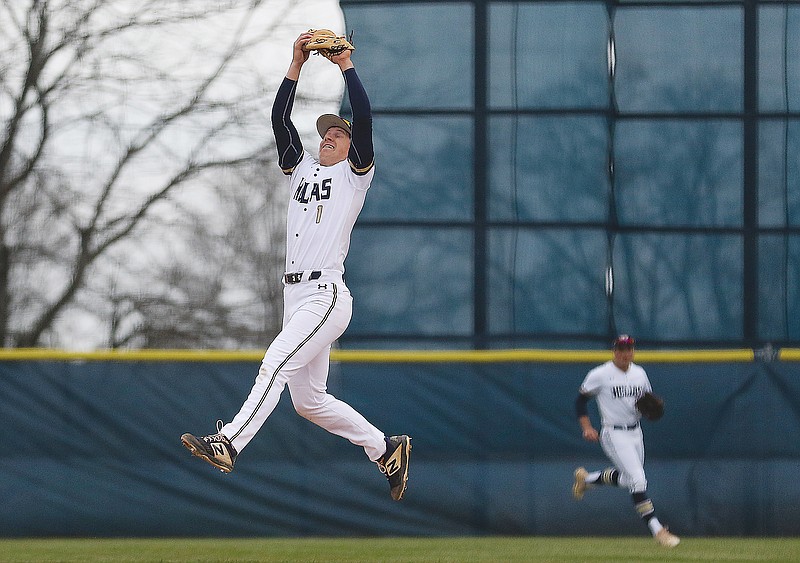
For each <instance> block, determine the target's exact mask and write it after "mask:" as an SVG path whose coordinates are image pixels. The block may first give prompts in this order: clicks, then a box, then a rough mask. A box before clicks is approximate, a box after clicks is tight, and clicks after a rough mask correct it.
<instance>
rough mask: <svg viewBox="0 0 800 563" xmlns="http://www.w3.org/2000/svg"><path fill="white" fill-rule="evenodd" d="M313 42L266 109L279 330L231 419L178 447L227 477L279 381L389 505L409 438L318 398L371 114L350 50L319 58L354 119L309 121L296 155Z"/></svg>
mask: <svg viewBox="0 0 800 563" xmlns="http://www.w3.org/2000/svg"><path fill="white" fill-rule="evenodd" d="M311 37H312V34H311V33H310V32H308V33H302V34H301V35H300V36H299V37H298V38H297V39H296V40H295V42H294V52H293V57H292V62H291V64H290V66H289V70H288V71H287V73H286V77H285V78H284V80H283V83H282V84H281V86H280V87H279V89H278V92H277V94H276V97H275V102H274V104H273V107H272V129H273V132H274V134H275V140H276V143H277V148H278V163H279V165H280V167H281V169H282V170H283V172H284V174H286V175H287V176H289V181H290V188H291V189H290V191H289V209H288V216H287V222H286V227H287V230H286V273H285V275H284V276H283V284H284V316H283V328H282V330H281V332H280V334H278V336H277V337H276V338H275V340H274V341H273V342H272V344H271V345H270V346H269V348H268V349H267V351H266V354H265V355H264V359H263V360H262V362H261V367H260V369H259V371H258V376H257V377H256V380H255V384H254V385H253V388H252V390H251V391H250V394H249V396H248V397H247V399H246V400H245V402H244V404H243V405H242V407H241V410H240V411H239V413H238V414H237V415H236V416H234V417H233V420H232V421H231V422H228V423H227V424H222V421H219V422H218V423H217V433H216V434H210V435H208V436H202V437H196V436H193V435H192V434H188V433H187V434H184V435H183V436H181V441H182V442H183V444H184V446H186V447H187V448H188V449H189V450H190V451H191V452H192V454H194V455H195V456H197V457H199V458H201V459H203V460H205V461H207V462H208V463H210V464H211V465H213V466H214V467H216V468H218V469H220V470H222V471H223V472H225V473H228V472H230V471H232V470H233V464H234V462H235V461H236V458H237V456H238V455H239V454H241V452H242V450H243V449H244V448H245V447H246V446H247V444H248V443H249V442H250V440H252V439H253V437H254V436H255V435H256V432H258V430H259V429H260V428H261V426H262V425H263V424H264V422H265V421H266V420H267V417H268V416H269V415H270V413H272V411H273V409H274V408H275V406H276V405H277V403H278V399H279V398H280V395H281V393H282V392H283V389H284V387H285V386H287V385H288V387H289V393H290V395H291V398H292V404H293V405H294V408H295V409H296V410H297V412H298V413H299V414H300V415H301V416H303V417H305V418H307V419H308V420H310V421H312V422H314V423H315V424H317V425H319V426H321V427H322V428H324V429H325V430H327V431H328V432H331V433H333V434H336V435H338V436H342V437H343V438H347V439H348V440H349V441H350V442H352V443H353V444H356V445H358V446H361V447H363V448H364V451H365V452H366V454H367V456H368V457H369V459H370V460H372V461H374V462H375V463H377V465H378V468H379V469H380V470H381V472H382V473H384V475H385V476H386V477H387V479H388V480H389V486H390V489H391V496H392V498H393V499H394V500H400V499H402V498H403V494H404V493H405V490H406V485H407V481H408V462H409V455H410V452H411V439H410V438H409V437H408V436H406V435H401V436H391V437H387V436H385V435H384V433H383V432H381V431H380V430H378V429H377V428H376V427H375V426H373V425H372V424H370V423H369V422H368V421H367V420H366V419H365V418H364V417H363V416H362V415H361V414H359V413H358V412H356V411H355V410H354V409H353V408H352V407H350V406H349V405H347V404H346V403H344V402H342V401H340V400H338V399H336V398H335V397H333V396H332V395H330V394H329V393H327V379H328V369H329V361H330V350H331V344H332V343H333V342H334V341H335V340H336V339H337V338H339V336H341V334H342V333H343V332H344V331H345V329H346V328H347V326H348V324H349V323H350V317H351V314H352V304H353V300H352V297H351V295H350V291H349V290H348V288H347V286H346V285H345V282H344V279H343V274H344V260H345V257H346V256H347V251H348V248H349V246H350V234H351V232H352V229H353V225H354V224H355V222H356V218H357V217H358V215H359V212H360V211H361V208H362V206H363V204H364V199H365V197H366V195H367V190H368V188H369V186H370V183H371V182H372V177H373V175H374V173H375V168H374V160H373V159H374V153H373V145H372V112H371V108H370V103H369V98H368V97H367V93H366V91H365V90H364V87H363V86H362V84H361V81H360V80H359V78H358V75H357V74H356V70H355V68H354V65H353V62H352V61H351V60H350V55H351V51H350V50H344V51H342V52H341V53H338V54H335V53H330V52H328V53H323V54H324V55H325V56H326V58H328V59H329V60H330V61H331V62H333V63H334V64H336V65H338V66H339V68H340V70H341V71H342V73H343V76H344V80H345V83H346V85H347V89H348V93H349V98H350V104H351V107H352V110H353V121H352V123H350V122H348V121H347V120H345V119H342V118H341V117H339V116H336V115H331V114H327V115H323V116H321V117H320V118H319V119H318V120H317V131H318V132H319V134H320V136H321V137H322V141H321V142H320V145H319V159H316V158H314V157H313V156H312V155H311V154H310V153H308V152H306V151H305V150H304V149H303V145H302V143H301V141H300V136H299V134H298V132H297V129H296V128H295V126H294V125H293V123H292V121H291V119H290V115H291V112H292V105H293V102H294V97H295V91H296V88H297V82H298V80H299V78H300V70H301V68H302V67H303V64H304V63H305V62H306V61H307V60H308V57H309V54H310V52H309V51H307V50H305V49H304V48H303V47H304V46H305V45H306V43H308V41H309V39H310V38H311Z"/></svg>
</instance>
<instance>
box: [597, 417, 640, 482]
mask: <svg viewBox="0 0 800 563" xmlns="http://www.w3.org/2000/svg"><path fill="white" fill-rule="evenodd" d="M600 445H601V446H602V447H603V451H604V452H605V454H606V455H607V456H608V459H610V460H611V463H613V464H614V467H616V468H617V469H618V470H619V473H620V475H619V485H620V487H627V488H628V490H629V491H630V492H631V493H643V492H645V491H646V490H647V478H646V477H645V474H644V440H643V438H642V429H641V427H639V428H636V429H635V430H614V429H613V428H608V427H603V429H602V431H601V432H600Z"/></svg>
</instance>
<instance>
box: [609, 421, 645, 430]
mask: <svg viewBox="0 0 800 563" xmlns="http://www.w3.org/2000/svg"><path fill="white" fill-rule="evenodd" d="M611 428H613V429H614V430H636V429H637V428H639V423H638V422H637V423H636V424H631V425H630V426H624V425H617V424H615V425H614V426H612V427H611Z"/></svg>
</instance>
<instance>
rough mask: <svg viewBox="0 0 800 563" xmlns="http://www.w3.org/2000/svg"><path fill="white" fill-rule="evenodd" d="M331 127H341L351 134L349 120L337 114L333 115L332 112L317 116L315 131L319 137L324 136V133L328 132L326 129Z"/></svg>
mask: <svg viewBox="0 0 800 563" xmlns="http://www.w3.org/2000/svg"><path fill="white" fill-rule="evenodd" d="M331 127H341V128H342V129H344V130H345V131H347V134H348V135H350V136H352V132H351V130H350V122H349V121H347V120H346V119H344V118H341V117H339V116H338V115H334V114H332V113H326V114H324V115H320V116H319V117H318V118H317V132H318V133H319V136H320V137H324V136H325V133H327V132H328V129H330V128H331Z"/></svg>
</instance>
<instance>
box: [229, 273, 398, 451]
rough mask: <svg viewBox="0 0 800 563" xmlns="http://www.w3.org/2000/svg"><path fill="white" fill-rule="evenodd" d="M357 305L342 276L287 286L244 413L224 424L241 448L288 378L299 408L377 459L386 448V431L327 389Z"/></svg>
mask: <svg viewBox="0 0 800 563" xmlns="http://www.w3.org/2000/svg"><path fill="white" fill-rule="evenodd" d="M352 311H353V298H352V296H351V295H350V291H349V290H348V289H347V286H345V285H344V283H343V282H342V280H341V277H339V278H338V280H334V281H331V279H330V278H326V276H323V277H322V278H320V279H318V280H314V281H306V282H301V283H297V284H291V285H286V286H285V288H284V315H283V329H282V330H281V332H280V333H279V334H278V336H277V337H276V338H275V340H274V341H273V342H272V344H271V345H270V346H269V348H268V349H267V352H266V354H265V355H264V359H263V360H262V362H261V367H260V369H259V370H258V376H257V377H256V380H255V384H254V385H253V388H252V389H251V391H250V394H249V395H248V397H247V399H246V400H245V402H244V404H243V405H242V408H241V409H240V410H239V413H238V414H237V415H236V416H235V417H234V418H233V420H232V421H231V422H229V423H228V424H226V425H224V426H223V427H222V429H221V432H222V433H223V434H224V435H225V436H227V437H228V439H229V440H230V441H231V442H232V443H233V446H234V448H236V451H237V452H241V451H242V450H243V449H244V448H245V447H246V446H247V444H248V443H250V440H252V439H253V437H254V436H255V435H256V433H257V432H258V430H259V429H260V428H261V426H262V425H263V424H264V422H265V421H266V420H267V417H269V415H270V414H271V413H272V411H273V410H274V409H275V406H276V405H277V404H278V400H279V399H280V396H281V393H282V392H283V389H284V387H285V386H286V385H287V384H288V386H289V393H290V395H291V397H292V404H293V405H294V408H295V410H296V411H297V412H298V414H300V415H301V416H303V417H304V418H307V419H308V420H310V421H311V422H313V423H314V424H317V425H318V426H321V427H322V428H324V429H325V430H327V431H328V432H331V433H332V434H336V435H337V436H341V437H343V438H346V439H348V440H349V441H350V442H352V443H353V444H356V445H358V446H361V447H363V448H364V452H365V453H366V454H367V456H368V457H369V459H371V460H372V461H375V460H377V459H378V458H379V457H380V456H382V455H383V454H384V453H385V451H386V442H385V441H384V434H383V432H381V431H380V430H378V429H377V428H376V427H375V426H373V425H372V424H370V423H369V422H368V421H367V420H366V419H365V418H364V417H363V416H362V415H361V414H359V413H358V412H357V411H356V410H355V409H353V408H352V407H351V406H350V405H348V404H346V403H344V402H342V401H340V400H338V399H337V398H335V397H334V396H333V395H331V394H329V393H328V392H327V380H328V370H329V367H330V351H331V344H332V343H333V342H334V341H335V340H336V339H337V338H339V336H341V335H342V333H343V332H344V331H345V329H346V328H347V325H348V324H349V323H350V318H351V316H352Z"/></svg>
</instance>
